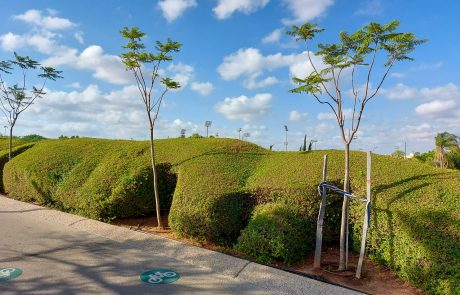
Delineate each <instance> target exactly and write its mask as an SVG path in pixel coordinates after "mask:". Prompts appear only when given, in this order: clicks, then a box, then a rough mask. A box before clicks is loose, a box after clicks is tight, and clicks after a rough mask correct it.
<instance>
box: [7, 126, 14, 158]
mask: <svg viewBox="0 0 460 295" xmlns="http://www.w3.org/2000/svg"><path fill="white" fill-rule="evenodd" d="M13 127H14V125H11V126H10V138H9V151H8V161H9V160H11V156H12V155H11V151H12V149H13Z"/></svg>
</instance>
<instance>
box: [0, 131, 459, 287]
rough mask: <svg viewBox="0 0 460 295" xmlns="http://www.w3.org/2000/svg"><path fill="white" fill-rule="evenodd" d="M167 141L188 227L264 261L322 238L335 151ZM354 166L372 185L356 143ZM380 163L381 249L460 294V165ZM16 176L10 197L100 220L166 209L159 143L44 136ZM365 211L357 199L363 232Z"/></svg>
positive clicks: (166, 172) (339, 155)
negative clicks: (323, 195)
mask: <svg viewBox="0 0 460 295" xmlns="http://www.w3.org/2000/svg"><path fill="white" fill-rule="evenodd" d="M156 145H157V152H158V154H157V160H158V163H160V165H159V166H160V167H161V168H160V170H161V171H162V172H163V176H161V177H160V185H161V186H162V187H163V188H164V190H165V191H166V192H165V193H164V194H165V195H168V196H169V198H171V197H172V192H173V191H174V197H173V199H172V205H171V211H170V214H169V221H170V225H171V228H172V229H173V230H174V231H175V232H176V233H177V234H179V235H182V236H187V237H193V238H196V239H198V240H210V241H214V242H217V243H221V244H224V245H228V246H231V245H235V247H236V248H237V249H239V250H241V251H243V252H245V253H246V254H247V255H248V257H252V258H254V259H258V260H260V261H269V260H272V259H277V260H282V261H284V262H286V263H292V262H295V261H296V260H299V259H301V258H302V257H304V255H305V251H309V249H311V248H312V243H313V241H314V238H315V237H314V234H313V229H314V226H315V219H316V215H317V212H318V206H319V198H318V193H317V185H318V183H319V182H320V181H321V171H322V159H323V155H324V153H325V152H323V151H315V152H307V153H284V152H269V151H267V150H265V149H262V148H260V147H258V146H255V145H252V144H249V143H245V142H241V141H236V140H229V139H204V138H203V139H173V140H159V141H157V142H156ZM327 153H328V155H329V168H328V181H329V182H332V183H335V184H336V185H338V186H340V185H341V179H342V178H343V152H341V151H327ZM351 167H353V168H352V174H351V176H352V189H353V191H354V192H355V194H358V195H364V193H365V174H366V170H365V169H366V168H365V167H366V163H365V154H364V153H360V152H353V153H352V160H351ZM395 167H398V169H395ZM372 171H373V180H372V181H373V184H374V187H373V203H372V223H371V229H370V232H369V240H368V246H369V255H370V256H371V257H372V258H373V259H375V260H377V261H380V262H382V263H384V264H386V265H389V266H391V267H392V268H393V269H395V270H396V271H397V272H398V273H399V274H400V275H401V276H402V277H403V278H406V279H407V280H408V281H410V282H412V284H414V285H415V286H417V287H420V288H422V289H424V290H426V291H428V292H429V293H433V294H456V293H459V284H460V283H459V282H460V280H459V276H460V259H459V255H460V248H459V247H460V239H459V233H460V229H459V226H460V220H459V218H460V213H459V212H460V210H459V204H460V202H459V198H460V172H459V171H451V170H439V169H436V168H434V167H430V166H428V165H425V164H422V163H419V162H418V161H416V160H410V159H408V160H403V159H396V158H392V157H385V156H378V155H375V156H374V157H373V170H372ZM4 183H5V190H6V191H7V192H8V193H9V194H10V196H15V197H17V198H22V199H24V200H34V201H39V202H42V203H47V204H51V205H53V206H56V207H59V208H61V209H63V210H66V211H71V212H77V213H79V214H82V215H85V216H90V217H92V218H98V219H106V220H107V219H112V218H114V217H122V216H132V215H138V214H150V213H152V212H153V211H154V203H153V196H152V189H151V174H150V169H149V150H148V142H135V141H110V140H96V139H70V140H60V141H47V142H40V143H37V144H36V145H35V146H34V147H33V148H32V149H30V150H28V151H27V152H25V153H23V154H21V155H19V156H17V157H15V159H14V160H13V161H11V162H10V163H8V164H7V165H6V166H5V172H4ZM163 199H165V198H163ZM328 200H329V205H328V210H327V216H326V235H325V238H326V240H327V239H329V240H330V239H334V238H335V237H336V235H337V233H338V228H339V219H340V205H341V204H340V199H339V198H338V197H333V196H329V197H328ZM163 206H165V208H166V207H167V206H168V204H164V203H163ZM361 209H362V208H361V207H360V205H359V204H355V203H353V204H352V210H351V212H352V221H353V223H354V224H353V231H352V232H353V241H359V240H360V234H361V232H360V229H361V225H362V210H361ZM294 229H296V230H294ZM301 229H304V230H301ZM293 241H295V243H293Z"/></svg>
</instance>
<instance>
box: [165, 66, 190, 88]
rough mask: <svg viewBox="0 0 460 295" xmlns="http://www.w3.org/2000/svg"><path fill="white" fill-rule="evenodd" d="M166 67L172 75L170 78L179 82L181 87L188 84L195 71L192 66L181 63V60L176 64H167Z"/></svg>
mask: <svg viewBox="0 0 460 295" xmlns="http://www.w3.org/2000/svg"><path fill="white" fill-rule="evenodd" d="M167 69H168V72H170V73H171V75H172V77H171V78H172V79H173V80H174V81H176V82H179V84H180V85H181V88H182V89H183V88H185V87H186V86H187V85H188V83H189V81H190V79H191V78H192V76H193V73H194V71H195V69H194V68H193V67H192V66H190V65H187V64H183V63H181V62H180V63H177V64H176V63H172V64H170V65H169V66H168V68H167Z"/></svg>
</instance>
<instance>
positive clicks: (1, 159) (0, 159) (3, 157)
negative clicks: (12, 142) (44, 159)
mask: <svg viewBox="0 0 460 295" xmlns="http://www.w3.org/2000/svg"><path fill="white" fill-rule="evenodd" d="M33 145H34V143H28V144H22V145H20V146H18V147H14V148H13V150H12V151H11V156H12V157H15V156H17V155H19V154H20V153H22V152H25V151H26V150H28V149H30V148H31V147H32V146H33ZM8 158H9V150H8V149H3V150H0V192H3V191H4V190H3V167H5V164H6V163H7V162H8Z"/></svg>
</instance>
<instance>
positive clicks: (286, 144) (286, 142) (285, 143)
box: [284, 125, 289, 152]
mask: <svg viewBox="0 0 460 295" xmlns="http://www.w3.org/2000/svg"><path fill="white" fill-rule="evenodd" d="M284 130H285V131H286V141H285V142H284V145H285V146H286V152H287V147H288V141H287V133H288V131H289V130H288V127H287V126H286V125H284Z"/></svg>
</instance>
